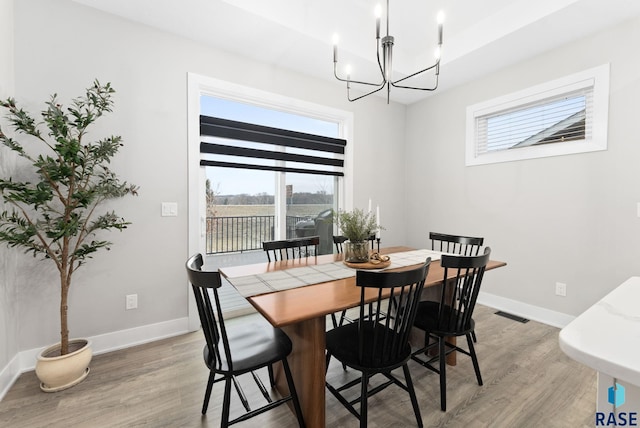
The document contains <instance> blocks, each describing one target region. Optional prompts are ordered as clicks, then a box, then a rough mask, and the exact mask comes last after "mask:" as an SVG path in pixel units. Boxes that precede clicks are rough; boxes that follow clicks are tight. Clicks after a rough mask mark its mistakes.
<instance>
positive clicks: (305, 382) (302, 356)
mask: <svg viewBox="0 0 640 428" xmlns="http://www.w3.org/2000/svg"><path fill="white" fill-rule="evenodd" d="M282 330H284V332H285V333H287V335H288V336H289V338H290V339H291V342H292V343H293V350H292V352H291V355H289V358H288V361H289V365H290V366H291V373H292V375H293V382H294V383H295V386H296V391H297V393H298V398H299V399H300V406H301V407H302V414H303V416H304V421H305V423H306V425H307V427H308V428H316V427H318V428H324V426H325V356H324V355H325V343H326V342H325V339H326V338H325V317H320V318H314V319H311V320H307V321H303V322H300V323H297V324H294V325H290V326H286V327H284V328H283V329H282ZM275 377H276V386H277V387H278V389H279V390H280V391H283V392H285V393H288V388H287V386H286V385H287V381H286V379H285V378H284V373H283V372H282V367H281V366H280V367H276V369H275Z"/></svg>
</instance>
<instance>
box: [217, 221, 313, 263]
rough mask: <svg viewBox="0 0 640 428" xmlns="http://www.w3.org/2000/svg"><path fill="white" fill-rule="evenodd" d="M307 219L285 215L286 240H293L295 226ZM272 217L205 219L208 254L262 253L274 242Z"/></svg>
mask: <svg viewBox="0 0 640 428" xmlns="http://www.w3.org/2000/svg"><path fill="white" fill-rule="evenodd" d="M303 220H309V217H300V216H287V239H289V238H295V237H297V235H296V224H297V223H298V222H300V221H303ZM274 222H275V216H272V215H255V216H233V217H207V243H206V245H207V247H206V248H207V254H220V253H230V252H238V251H239V252H242V251H249V250H261V249H262V242H263V241H270V240H273V239H274Z"/></svg>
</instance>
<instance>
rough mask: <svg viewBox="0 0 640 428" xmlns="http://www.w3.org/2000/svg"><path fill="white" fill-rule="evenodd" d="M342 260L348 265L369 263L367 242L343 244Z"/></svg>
mask: <svg viewBox="0 0 640 428" xmlns="http://www.w3.org/2000/svg"><path fill="white" fill-rule="evenodd" d="M344 245H345V247H344V260H345V261H347V262H349V263H366V262H368V261H369V243H368V242H367V241H360V242H351V241H347V242H345V243H344Z"/></svg>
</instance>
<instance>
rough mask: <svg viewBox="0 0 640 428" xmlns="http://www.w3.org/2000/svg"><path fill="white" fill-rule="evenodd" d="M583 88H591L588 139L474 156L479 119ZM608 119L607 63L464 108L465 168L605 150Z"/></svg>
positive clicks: (477, 143) (475, 154) (476, 146)
mask: <svg viewBox="0 0 640 428" xmlns="http://www.w3.org/2000/svg"><path fill="white" fill-rule="evenodd" d="M582 88H592V90H593V95H592V97H593V104H592V111H591V117H592V119H593V122H592V128H591V129H592V133H591V138H587V139H581V140H575V141H565V142H557V143H553V144H542V145H535V146H529V147H519V148H517V149H513V150H510V149H502V150H495V151H491V152H486V153H482V154H477V151H478V150H477V148H478V146H479V142H478V141H477V124H478V119H479V118H482V117H487V116H490V115H494V114H495V113H499V112H506V111H508V110H511V109H515V108H517V107H519V106H522V107H525V106H527V105H528V104H531V103H533V102H536V101H541V100H545V99H550V98H553V97H556V96H558V95H561V94H565V93H566V94H570V93H572V92H575V91H576V90H578V89H582ZM608 117H609V64H608V63H607V64H603V65H600V66H597V67H593V68H590V69H587V70H584V71H581V72H578V73H574V74H571V75H568V76H565V77H562V78H559V79H555V80H553V81H550V82H546V83H542V84H540V85H536V86H533V87H530V88H527V89H524V90H521V91H517V92H514V93H511V94H507V95H504V96H501V97H497V98H493V99H491V100H487V101H483V102H480V103H477V104H473V105H471V106H468V107H467V112H466V142H465V145H466V153H465V165H466V166H475V165H486V164H492V163H500V162H511V161H518V160H525V159H536V158H544V157H550V156H562V155H569V154H577V153H589V152H595V151H602V150H607V144H608V143H607V133H608Z"/></svg>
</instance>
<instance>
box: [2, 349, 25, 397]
mask: <svg viewBox="0 0 640 428" xmlns="http://www.w3.org/2000/svg"><path fill="white" fill-rule="evenodd" d="M21 373H22V370H21V369H20V359H19V358H18V354H16V355H15V356H14V357H13V359H11V361H10V362H9V364H7V365H6V366H5V368H3V369H2V371H0V401H2V399H3V398H4V396H5V395H6V394H7V392H9V388H11V385H13V383H14V382H15V381H16V380H17V379H18V376H20V374H21Z"/></svg>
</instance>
